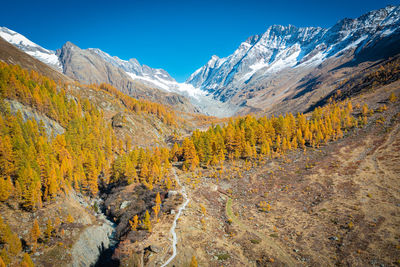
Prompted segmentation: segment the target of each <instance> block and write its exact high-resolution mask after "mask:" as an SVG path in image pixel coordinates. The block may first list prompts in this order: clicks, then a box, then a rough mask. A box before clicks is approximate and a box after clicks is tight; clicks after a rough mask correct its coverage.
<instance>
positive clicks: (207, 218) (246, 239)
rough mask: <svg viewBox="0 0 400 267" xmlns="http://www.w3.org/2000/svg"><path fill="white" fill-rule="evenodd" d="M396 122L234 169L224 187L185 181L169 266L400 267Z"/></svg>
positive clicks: (206, 179) (399, 128)
mask: <svg viewBox="0 0 400 267" xmlns="http://www.w3.org/2000/svg"><path fill="white" fill-rule="evenodd" d="M398 112H399V110H398V107H393V108H392V109H391V110H389V111H387V113H386V114H385V117H386V118H388V120H387V121H386V123H377V122H376V121H375V120H371V122H370V123H369V125H367V126H366V127H364V128H360V129H356V130H355V132H353V133H350V134H348V136H346V137H345V138H343V139H341V140H338V141H335V142H332V143H330V144H328V145H326V146H324V147H321V148H318V149H311V148H309V149H308V150H307V151H306V152H300V151H298V152H293V153H291V154H289V155H287V156H285V157H284V158H280V159H273V160H268V161H265V162H258V163H253V165H254V166H253V167H252V168H250V167H249V166H245V164H244V162H239V163H238V162H231V163H229V164H228V165H227V166H225V173H226V174H225V177H224V179H220V180H219V181H218V180H217V179H216V178H211V173H212V171H210V170H202V171H203V173H202V175H201V177H200V176H198V177H196V175H192V174H181V175H180V179H181V181H186V188H187V190H188V195H189V198H190V203H189V206H188V207H187V209H186V210H185V211H184V212H183V216H182V218H181V220H180V221H179V223H178V227H177V234H178V247H177V248H178V255H177V257H176V258H175V259H174V260H173V261H172V263H171V264H172V265H171V266H173V265H175V266H188V265H189V264H190V259H191V258H192V256H193V255H195V256H196V258H197V260H198V262H199V265H200V266H221V265H223V266H240V265H243V266H266V265H268V266H269V265H277V266H282V265H285V266H333V265H339V266H345V265H346V266H392V265H396V264H399V260H400V231H399V229H400V183H399V178H400V123H399V121H400V118H399V116H398V114H399V113H398ZM378 116H380V115H376V116H375V119H376V118H377V117H378ZM389 119H390V120H389ZM239 176H242V177H241V178H240V177H239ZM262 201H265V202H266V203H268V204H269V205H270V210H269V211H268V208H264V210H265V211H263V210H262V207H260V205H261V206H262ZM168 217H170V218H168ZM164 220H165V221H164V222H165V223H161V224H159V226H157V227H160V229H159V232H163V233H164V234H163V237H164V238H163V239H164V242H162V241H161V240H160V241H161V242H160V243H159V244H161V245H162V247H163V248H164V249H163V253H160V254H157V255H156V254H154V255H152V256H151V257H150V258H149V259H150V261H149V262H148V265H150V266H152V265H154V263H155V262H157V263H158V264H159V263H160V262H162V259H166V258H167V256H166V252H167V251H168V249H169V246H170V244H169V243H168V235H166V233H168V230H169V228H168V223H167V221H170V220H171V221H172V215H169V216H167V218H164ZM157 232H158V231H157V230H155V235H152V236H158V235H157V234H156V233H157ZM165 240H166V241H167V242H165ZM154 241H155V240H154ZM169 250H170V249H169ZM155 265H156V266H158V265H157V264H155Z"/></svg>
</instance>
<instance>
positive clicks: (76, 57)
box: [56, 42, 196, 112]
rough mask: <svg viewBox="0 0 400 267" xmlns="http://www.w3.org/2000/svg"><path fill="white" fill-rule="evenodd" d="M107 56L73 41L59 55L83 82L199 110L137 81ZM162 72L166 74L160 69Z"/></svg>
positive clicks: (72, 74)
mask: <svg viewBox="0 0 400 267" xmlns="http://www.w3.org/2000/svg"><path fill="white" fill-rule="evenodd" d="M103 54H105V53H104V52H101V51H100V50H98V49H80V48H79V47H78V46H76V45H74V44H73V43H71V42H67V43H65V44H64V46H63V47H62V48H61V49H59V50H57V53H56V55H57V56H58V57H59V59H60V62H61V64H62V66H63V73H64V74H65V75H67V76H68V77H71V78H73V79H75V80H77V81H79V82H81V83H84V84H92V83H96V84H100V83H108V84H111V85H112V86H114V87H116V88H117V89H118V90H120V91H121V92H123V93H125V94H127V95H130V96H132V97H135V98H138V99H147V100H151V101H154V102H159V103H162V104H165V105H169V106H173V107H174V108H176V109H178V110H182V111H189V112H193V111H196V109H195V108H194V107H193V105H192V104H190V102H189V100H188V99H187V98H186V97H184V96H181V95H178V94H176V93H168V92H163V91H161V90H159V89H157V88H155V87H154V86H152V87H151V86H146V85H144V84H143V83H140V82H137V81H134V80H133V79H132V78H131V77H130V76H129V75H128V74H127V72H126V71H125V70H124V68H122V67H123V66H122V65H121V66H118V65H116V63H115V62H114V61H110V60H106V59H105V58H104V55H103ZM131 63H132V64H133V63H135V62H134V61H132V62H131ZM139 66H140V65H139ZM146 67H147V66H144V67H142V69H143V71H145V72H146V71H147V72H150V70H152V69H151V68H149V67H147V68H146ZM132 71H133V70H132ZM158 72H160V73H161V74H163V72H161V71H160V70H159V71H158ZM164 72H165V71H164ZM168 77H169V75H168Z"/></svg>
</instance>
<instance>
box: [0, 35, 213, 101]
mask: <svg viewBox="0 0 400 267" xmlns="http://www.w3.org/2000/svg"><path fill="white" fill-rule="evenodd" d="M0 37H2V38H3V39H5V40H6V41H7V42H9V43H11V44H13V45H15V46H16V47H18V48H19V49H21V50H22V51H24V52H25V53H27V54H29V55H31V56H33V57H35V58H36V59H38V60H40V61H42V62H44V63H46V64H47V65H50V66H52V67H54V68H56V69H57V70H59V71H60V72H63V73H64V74H66V75H68V76H70V77H71V78H74V79H77V80H79V81H81V82H84V83H91V82H110V83H112V81H109V80H107V81H102V80H101V77H97V76H99V75H97V74H101V75H102V76H110V75H107V73H106V72H107V71H108V72H111V73H113V74H114V75H111V76H114V77H115V76H116V75H115V74H117V76H118V77H115V79H113V80H114V81H115V80H118V82H119V84H118V85H120V86H124V84H127V82H125V83H124V82H122V81H121V80H123V79H124V78H125V79H128V80H129V79H131V80H134V81H137V82H140V83H142V84H144V85H147V86H149V87H152V88H157V89H160V90H162V91H166V92H174V93H178V94H181V95H184V96H187V97H190V98H196V99H198V98H201V97H203V96H204V95H205V92H203V91H202V90H200V89H196V88H194V87H193V86H192V85H191V84H187V83H178V82H177V81H176V80H175V79H173V78H172V77H171V76H170V75H169V74H168V72H166V71H165V70H163V69H154V68H151V67H149V66H147V65H141V64H140V63H139V62H138V61H137V60H136V59H134V58H132V59H130V60H122V59H120V58H118V57H116V56H110V55H109V54H107V53H105V52H103V51H102V50H100V49H97V48H88V49H86V50H82V49H80V48H79V47H77V46H75V45H73V44H72V43H70V42H67V43H66V44H65V45H64V46H63V48H62V49H59V50H58V52H56V51H52V50H47V49H45V48H43V47H41V46H39V45H37V44H35V43H34V42H32V41H30V40H29V39H27V38H26V37H25V36H23V35H21V34H19V33H17V32H15V31H12V30H10V29H8V28H6V27H0ZM74 48H75V52H74V53H72V52H71V51H72V50H73V49H74ZM62 51H63V52H64V53H62ZM66 54H67V55H68V59H69V60H66V59H65V55H66ZM72 55H73V56H74V58H75V59H76V60H77V62H74V63H80V64H81V67H80V68H78V66H75V67H74V66H73V65H74V64H71V63H72V62H73V61H71V60H70V59H71V58H72V57H71V56H72ZM77 55H80V56H81V58H79V57H78V56H77ZM96 56H97V57H96ZM84 58H91V59H92V62H96V65H97V67H98V66H100V65H102V64H101V62H99V60H98V59H99V58H101V59H102V60H104V61H105V62H107V63H109V64H111V65H112V66H114V67H115V68H117V69H112V70H111V69H110V68H108V67H103V68H100V69H101V72H100V73H99V72H98V71H95V72H93V71H91V72H90V73H86V71H87V68H86V70H84V69H85V68H83V66H86V67H87V66H88V64H86V63H87V62H85V60H84ZM75 65H77V64H75ZM78 69H80V71H79V70H78ZM97 69H99V68H97ZM104 70H105V71H104ZM121 71H122V72H123V73H125V74H126V77H124V74H123V73H120V72H121ZM80 72H82V73H80ZM86 76H91V77H86ZM115 85H117V84H115ZM196 101H197V102H198V100H196Z"/></svg>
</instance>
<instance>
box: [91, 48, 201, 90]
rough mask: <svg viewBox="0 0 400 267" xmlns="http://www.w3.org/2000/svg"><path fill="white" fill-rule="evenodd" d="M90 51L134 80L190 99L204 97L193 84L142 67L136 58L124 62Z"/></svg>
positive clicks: (95, 50) (96, 50)
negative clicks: (180, 81) (179, 81)
mask: <svg viewBox="0 0 400 267" xmlns="http://www.w3.org/2000/svg"><path fill="white" fill-rule="evenodd" d="M88 50H89V51H91V52H93V53H96V54H97V55H99V56H100V57H102V58H103V59H104V60H105V61H107V62H109V63H111V64H112V65H113V66H115V67H117V68H120V69H122V70H124V71H125V72H126V73H127V74H128V75H129V77H131V78H132V79H133V80H137V81H139V82H141V83H143V84H146V85H148V86H151V87H156V88H158V89H161V90H164V91H167V92H176V93H179V94H183V95H185V96H189V97H201V96H202V95H204V92H203V91H201V90H199V89H196V88H195V87H193V86H192V85H191V84H187V83H178V82H177V81H176V80H175V79H174V78H172V77H171V76H170V75H169V74H168V72H166V71H165V70H163V69H154V68H151V67H149V66H147V65H141V64H140V63H139V61H138V60H137V59H135V58H132V59H129V60H122V59H120V58H118V57H116V56H111V55H109V54H107V53H105V52H103V51H102V50H100V49H98V48H89V49H88Z"/></svg>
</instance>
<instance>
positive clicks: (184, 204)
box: [161, 169, 190, 267]
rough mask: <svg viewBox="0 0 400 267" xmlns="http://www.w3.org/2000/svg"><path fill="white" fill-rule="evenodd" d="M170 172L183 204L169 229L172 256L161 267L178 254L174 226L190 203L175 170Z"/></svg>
mask: <svg viewBox="0 0 400 267" xmlns="http://www.w3.org/2000/svg"><path fill="white" fill-rule="evenodd" d="M172 171H173V173H174V178H175V180H176V182H177V183H178V185H179V186H180V187H181V190H180V193H181V194H182V196H183V199H184V202H183V204H182V205H181V206H180V207H179V209H178V213H177V214H176V215H175V219H174V222H173V223H172V227H171V230H170V233H171V235H172V255H171V257H169V258H168V260H167V261H166V262H165V263H164V264H163V265H161V266H162V267H164V266H167V265H168V264H169V263H170V262H171V261H172V260H173V259H174V258H175V257H176V255H177V254H178V253H177V249H176V245H177V244H178V238H177V236H176V232H175V229H176V225H177V222H178V220H179V217H180V216H181V214H182V211H183V210H184V209H185V208H186V206H187V204H188V203H189V201H190V199H189V198H188V196H187V194H186V188H185V186H184V185H182V184H181V182H180V181H179V178H178V175H177V174H176V171H175V169H172Z"/></svg>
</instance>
